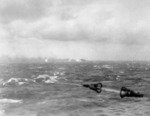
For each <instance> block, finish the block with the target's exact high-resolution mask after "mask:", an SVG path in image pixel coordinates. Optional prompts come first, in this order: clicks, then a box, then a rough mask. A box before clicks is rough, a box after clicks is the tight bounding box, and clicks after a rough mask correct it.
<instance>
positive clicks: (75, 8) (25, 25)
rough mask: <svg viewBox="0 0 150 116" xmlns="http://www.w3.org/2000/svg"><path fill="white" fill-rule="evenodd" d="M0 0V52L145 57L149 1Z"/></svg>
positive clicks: (148, 53)
mask: <svg viewBox="0 0 150 116" xmlns="http://www.w3.org/2000/svg"><path fill="white" fill-rule="evenodd" d="M0 2H1V4H0V57H2V56H9V57H17V56H23V57H27V58H32V57H34V58H36V57H49V58H73V59H76V58H79V59H87V60H143V61H145V60H150V48H149V46H150V7H149V6H150V1H149V0H144V1H142V0H0Z"/></svg>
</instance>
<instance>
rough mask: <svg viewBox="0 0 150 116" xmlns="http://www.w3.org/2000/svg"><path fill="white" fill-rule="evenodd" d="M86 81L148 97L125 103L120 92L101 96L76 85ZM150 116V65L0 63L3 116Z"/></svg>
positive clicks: (0, 95) (131, 99)
mask: <svg viewBox="0 0 150 116" xmlns="http://www.w3.org/2000/svg"><path fill="white" fill-rule="evenodd" d="M87 82H88V83H90V82H101V83H102V84H103V85H104V87H108V88H113V89H116V90H120V88H121V87H122V86H126V87H128V88H130V89H132V90H134V91H139V92H141V93H144V94H146V96H145V97H144V98H123V99H121V98H120V96H119V95H118V94H117V93H110V92H105V91H102V92H101V93H100V94H97V93H96V92H94V91H92V90H90V89H88V88H84V87H82V86H77V85H72V84H71V83H76V84H79V85H80V84H81V83H87ZM63 83H65V84H63ZM67 83H68V84H67ZM149 115H150V64H149V63H144V62H142V63H141V62H134V63H133V62H132V63H131V62H81V63H71V62H70V63H47V64H0V116H149Z"/></svg>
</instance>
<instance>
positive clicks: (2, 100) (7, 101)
mask: <svg viewBox="0 0 150 116" xmlns="http://www.w3.org/2000/svg"><path fill="white" fill-rule="evenodd" d="M0 103H22V100H14V99H0Z"/></svg>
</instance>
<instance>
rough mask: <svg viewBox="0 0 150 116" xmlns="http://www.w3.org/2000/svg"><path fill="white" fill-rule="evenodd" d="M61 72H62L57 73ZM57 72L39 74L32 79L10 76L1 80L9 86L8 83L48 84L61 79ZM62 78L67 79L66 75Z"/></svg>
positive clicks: (4, 84) (3, 84)
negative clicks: (5, 79) (51, 74)
mask: <svg viewBox="0 0 150 116" xmlns="http://www.w3.org/2000/svg"><path fill="white" fill-rule="evenodd" d="M57 74H61V73H57ZM57 74H56V73H54V75H53V76H50V75H47V74H43V75H38V76H37V77H35V78H32V79H27V78H14V77H13V78H10V79H8V80H7V81H0V82H1V85H2V86H7V85H27V84H40V83H41V84H42V83H45V84H48V83H56V82H58V80H59V79H60V77H59V76H57ZM62 79H65V78H64V77H63V78H62Z"/></svg>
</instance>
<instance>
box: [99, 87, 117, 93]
mask: <svg viewBox="0 0 150 116" xmlns="http://www.w3.org/2000/svg"><path fill="white" fill-rule="evenodd" d="M102 91H107V92H113V93H120V90H116V89H110V88H102Z"/></svg>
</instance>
